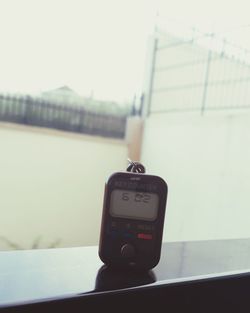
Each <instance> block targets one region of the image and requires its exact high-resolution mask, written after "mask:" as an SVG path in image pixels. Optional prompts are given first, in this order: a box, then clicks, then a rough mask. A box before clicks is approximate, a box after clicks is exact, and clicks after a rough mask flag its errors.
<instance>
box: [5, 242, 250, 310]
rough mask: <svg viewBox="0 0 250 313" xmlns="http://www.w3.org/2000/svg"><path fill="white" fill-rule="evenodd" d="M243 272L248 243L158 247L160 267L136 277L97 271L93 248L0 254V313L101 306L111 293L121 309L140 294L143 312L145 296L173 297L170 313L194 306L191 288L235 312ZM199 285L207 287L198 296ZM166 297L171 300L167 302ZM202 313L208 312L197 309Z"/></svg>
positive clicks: (249, 260) (245, 279)
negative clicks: (124, 298)
mask: <svg viewBox="0 0 250 313" xmlns="http://www.w3.org/2000/svg"><path fill="white" fill-rule="evenodd" d="M249 269H250V239H235V240H216V241H196V242H195V241H194V242H173V243H164V244H163V246H162V255H161V261H160V263H159V264H158V265H157V266H156V267H155V268H154V269H153V270H151V271H149V272H146V273H140V274H134V273H125V272H124V271H121V272H114V271H113V270H109V269H107V268H105V267H103V263H102V262H101V261H100V259H99V257H98V248H97V247H79V248H65V249H50V250H28V251H11V252H9V251H6V252H0V311H1V310H12V311H11V312H13V310H17V311H20V310H22V309H23V312H29V309H30V310H31V311H30V312H32V310H33V309H34V311H35V312H38V311H39V308H41V310H44V311H46V312H48V309H50V308H52V307H53V310H55V309H57V307H56V305H62V303H63V308H64V309H65V308H66V307H67V303H70V306H71V307H74V306H76V305H77V307H79V308H84V307H85V306H87V305H89V308H91V307H92V306H94V305H100V306H105V303H106V304H107V303H108V302H107V300H108V299H109V298H110V296H111V295H112V297H113V298H112V299H113V300H112V301H114V299H116V300H117V301H118V298H119V297H120V296H121V295H124V296H126V295H127V297H128V298H127V300H126V301H125V303H124V305H126V304H127V305H128V303H130V302H131V303H132V302H133V301H135V299H133V294H137V298H136V299H137V300H136V301H139V299H140V293H142V295H143V297H144V302H143V303H144V305H145V308H146V307H148V304H147V299H150V297H155V299H156V298H157V297H158V296H159V297H160V298H157V299H158V300H157V301H159V302H160V301H166V305H167V304H168V303H170V302H171V301H172V302H173V301H174V300H173V299H175V297H177V298H176V299H177V300H176V301H177V302H176V309H177V308H178V310H179V309H182V307H180V306H178V305H181V303H182V305H183V306H184V304H183V303H185V308H187V307H188V306H191V307H192V305H194V303H196V305H197V303H198V302H199V301H198V302H197V297H195V299H196V300H192V290H193V292H195V294H196V295H197V290H198V291H199V293H201V294H200V295H199V299H202V297H208V296H209V297H210V298H209V299H210V301H209V302H208V304H211V305H212V304H213V303H214V305H215V304H216V305H217V306H216V307H220V306H218V305H222V304H223V305H226V303H228V305H229V306H230V308H232V305H233V304H231V302H230V301H232V299H234V301H236V302H235V305H236V306H237V308H238V309H239V305H243V304H244V299H243V298H242V297H243V296H244V295H245V293H244V292H241V293H237V290H239V288H243V287H244V288H245V287H246V284H247V286H248V288H250V278H249V277H250V275H249ZM210 284H212V285H211V288H212V289H211V288H210V287H209V286H210ZM221 284H222V285H221ZM230 284H232V287H231V288H232V289H230V288H229V286H231V285H230ZM178 286H179V287H178ZM202 286H205V287H204V288H207V291H204V294H203V293H202V290H203V289H202V288H203V287H202ZM219 286H220V289H219V290H220V292H219V293H220V295H221V296H220V297H219V298H217V295H218V293H215V295H214V296H213V292H215V290H216V288H217V287H218V288H219ZM225 286H226V288H225ZM236 286H237V288H238V289H237V290H236V291H235V288H236ZM194 288H198V289H197V290H196V289H194ZM209 288H210V289H211V290H210V289H209ZM227 288H229V291H228V290H227ZM156 290H158V291H159V290H162V291H161V293H160V294H161V296H160V294H159V295H158V296H157V295H154V293H155V292H156ZM163 290H165V292H163ZM226 290H227V293H226ZM224 291H225V292H224ZM173 292H176V294H172V293H173ZM211 292H212V293H211ZM231 293H232V294H231ZM170 294H171V301H170V300H168V295H170ZM187 294H190V296H189V297H188V299H189V300H187ZM247 296H248V295H247ZM114 297H115V298H114ZM117 297H118V298H117ZM131 297H132V298H131ZM93 299H96V300H97V299H98V301H93ZM169 299H170V298H169ZM178 299H179V300H178ZM183 299H185V301H186V302H185V301H184V300H183ZM65 301H66V302H65ZM67 301H68V302H67ZM91 301H92V302H93V303H92V302H91ZM103 301H104V302H103ZM105 301H106V302H105ZM119 301H120V300H119ZM152 301H153V300H152ZM169 301H170V302H169ZM183 301H184V302H183ZM190 301H191V302H190ZM204 301H206V298H204ZM218 301H219V302H220V301H222V302H221V303H218ZM223 301H224V302H223ZM172 302H171V303H172ZM189 302H190V303H189ZM143 303H142V305H143ZM150 303H151V302H150ZM46 305H47V307H45V306H46ZM171 305H173V303H172V304H171ZM33 306H36V307H35V308H34V307H33ZM58 308H59V307H58ZM183 308H184V307H183ZM208 308H210V307H209V305H208ZM222 308H223V309H224V307H222ZM171 309H172V312H175V310H174V309H173V308H171ZM199 309H201V308H200V307H199ZM204 310H205V311H204ZM249 310H250V308H249ZM176 312H177V310H176ZM194 312H196V311H195V307H194ZM197 312H198V311H197ZM203 312H209V311H206V309H204V308H203ZM238 312H240V311H238Z"/></svg>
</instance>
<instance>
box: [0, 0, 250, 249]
mask: <svg viewBox="0 0 250 313" xmlns="http://www.w3.org/2000/svg"><path fill="white" fill-rule="evenodd" d="M249 8H250V5H249V4H248V3H247V1H241V0H240V1H231V2H230V3H228V2H227V1H224V0H221V1H219V2H218V1H201V0H200V1H195V0H189V1H180V0H178V1H174V2H172V1H168V0H164V1H163V0H162V1H161V0H158V1H150V0H148V1H146V0H144V1H143V0H135V1H132V0H126V1H123V0H116V1H115V0H105V1H100V0H99V1H98V0H91V1H90V0H82V1H77V0H60V1H57V0H50V1H48V0H43V1H41V0H35V1H34V0H23V1H18V0H8V1H7V0H0V40H1V44H0V212H1V218H0V249H1V250H9V249H36V248H53V247H72V246H86V245H97V244H98V240H99V230H100V223H101V213H102V202H103V191H104V184H105V181H106V180H107V178H108V177H109V175H111V174H112V173H113V172H115V171H123V170H125V169H126V166H127V158H130V159H132V160H137V161H141V162H142V163H143V164H144V165H145V166H146V169H147V172H148V173H150V174H156V175H159V176H161V177H163V178H164V179H165V180H166V181H167V182H168V185H169V198H168V204H167V213H166V220H165V228H164V236H163V240H164V241H189V240H209V239H229V238H244V237H249V236H250V228H249V220H250V200H249V195H250V183H249V181H250V169H249V168H250V167H249V160H250V36H249V35H250V23H249V16H248V12H249V10H248V9H249Z"/></svg>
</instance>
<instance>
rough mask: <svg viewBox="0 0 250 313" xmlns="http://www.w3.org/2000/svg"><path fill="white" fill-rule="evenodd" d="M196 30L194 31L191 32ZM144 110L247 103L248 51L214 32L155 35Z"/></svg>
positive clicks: (249, 88)
mask: <svg viewBox="0 0 250 313" xmlns="http://www.w3.org/2000/svg"><path fill="white" fill-rule="evenodd" d="M196 35H197V34H196ZM152 55H153V57H152V72H151V81H152V84H151V88H150V90H149V91H148V98H149V105H148V106H149V113H164V112H170V111H201V112H202V113H203V112H204V111H207V110H225V109H242V108H243V109H246V108H250V51H248V50H247V49H245V48H241V47H238V46H236V45H234V44H232V43H230V42H228V41H226V40H225V39H223V38H220V37H218V36H216V35H215V34H203V35H202V34H198V36H196V37H193V38H189V39H185V38H183V39H182V38H180V37H177V36H176V37H175V36H173V35H170V34H169V33H164V32H163V31H162V32H160V34H159V33H157V32H156V34H155V45H154V52H153V53H152Z"/></svg>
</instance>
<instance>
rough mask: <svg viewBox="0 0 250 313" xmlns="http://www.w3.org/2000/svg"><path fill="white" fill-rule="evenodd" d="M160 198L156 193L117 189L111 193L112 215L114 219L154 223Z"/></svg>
mask: <svg viewBox="0 0 250 313" xmlns="http://www.w3.org/2000/svg"><path fill="white" fill-rule="evenodd" d="M158 206H159V196H158V195H157V194H156V193H149V192H138V191H130V190H121V189H115V190H113V191H112V193H111V200H110V214H111V215H112V216H114V217H123V218H133V219H139V220H148V221H154V220H155V219H156V218H157V213H158Z"/></svg>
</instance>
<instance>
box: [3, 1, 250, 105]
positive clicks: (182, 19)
mask: <svg viewBox="0 0 250 313" xmlns="http://www.w3.org/2000/svg"><path fill="white" fill-rule="evenodd" d="M249 9H250V4H248V2H247V1H243V0H238V1H231V2H230V1H224V0H221V1H219V0H217V1H214V0H209V1H203V0H200V1H196V0H186V1H185V0H183V1H180V0H175V1H169V0H154V1H151V0H0V91H9V92H23V93H26V92H28V93H39V92H41V91H44V90H50V89H54V88H57V87H60V86H63V85H68V86H69V87H71V88H72V89H74V90H75V91H76V92H78V93H79V94H81V95H85V96H90V95H91V94H92V95H94V97H96V98H99V99H109V100H116V101H120V102H123V101H131V100H132V99H133V96H134V94H139V93H140V92H141V90H142V89H143V81H144V78H145V72H144V70H145V62H146V50H147V42H148V41H147V40H148V37H149V36H150V34H152V33H153V29H154V26H155V23H156V22H157V19H159V16H161V18H162V19H165V20H166V21H175V22H177V23H178V24H180V25H184V27H186V26H187V27H188V26H189V25H190V26H194V25H195V27H197V28H199V29H201V30H205V31H207V30H213V31H216V32H220V33H223V34H224V35H225V34H227V36H228V37H230V36H231V38H232V39H233V40H234V41H238V42H239V43H240V44H241V45H245V46H247V45H249V46H250V39H249V38H250V36H249V30H250V29H249V25H248V21H249V13H248V12H249ZM157 16H158V17H157ZM249 24H250V23H249Z"/></svg>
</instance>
